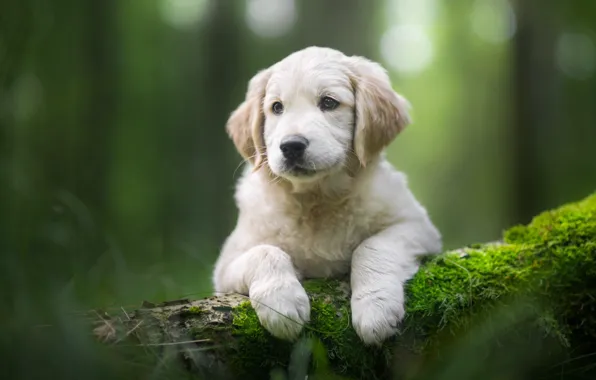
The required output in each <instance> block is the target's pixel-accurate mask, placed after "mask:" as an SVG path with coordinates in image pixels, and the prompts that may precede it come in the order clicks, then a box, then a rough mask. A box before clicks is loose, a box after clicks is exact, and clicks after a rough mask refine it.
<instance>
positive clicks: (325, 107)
mask: <svg viewBox="0 0 596 380" xmlns="http://www.w3.org/2000/svg"><path fill="white" fill-rule="evenodd" d="M337 106H339V102H338V101H337V100H335V99H333V98H330V97H328V96H325V97H324V98H322V99H321V103H320V104H319V108H321V111H331V110H334V109H336V108H337Z"/></svg>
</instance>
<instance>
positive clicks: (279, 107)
mask: <svg viewBox="0 0 596 380" xmlns="http://www.w3.org/2000/svg"><path fill="white" fill-rule="evenodd" d="M271 111H272V112H273V113H274V114H275V115H281V113H282V112H284V105H283V104H281V103H280V102H275V103H273V105H272V106H271Z"/></svg>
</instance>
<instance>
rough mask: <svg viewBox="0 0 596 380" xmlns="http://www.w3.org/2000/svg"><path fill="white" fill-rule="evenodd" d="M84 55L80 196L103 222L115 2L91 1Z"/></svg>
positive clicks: (113, 98)
mask: <svg viewBox="0 0 596 380" xmlns="http://www.w3.org/2000/svg"><path fill="white" fill-rule="evenodd" d="M86 8H87V9H86V12H85V15H86V19H87V22H86V23H85V33H84V35H85V40H84V42H83V46H82V48H83V50H84V51H83V54H84V56H85V57H86V61H84V62H83V63H84V66H85V67H84V71H85V77H86V78H87V80H88V81H89V96H88V99H87V106H86V110H85V114H84V115H83V117H82V120H81V125H80V128H82V129H84V130H85V136H83V137H82V141H81V148H80V149H81V150H80V155H79V161H78V163H76V165H77V168H76V173H77V181H78V183H77V186H76V188H75V189H73V190H75V191H76V193H77V194H83V196H84V198H85V200H86V203H87V204H89V205H90V206H92V207H93V209H94V211H95V212H94V215H96V217H97V218H99V219H103V218H104V216H105V215H103V212H104V210H105V206H106V200H105V190H106V189H105V183H106V179H107V176H106V171H107V163H106V159H105V157H106V153H107V152H106V150H107V146H108V138H109V136H110V135H111V131H112V129H113V127H114V124H115V122H116V114H115V113H116V105H117V102H118V94H117V92H116V89H117V85H116V84H117V81H118V78H119V76H118V70H117V67H116V63H117V61H118V52H119V50H118V41H119V39H118V38H117V33H116V25H115V23H116V22H115V21H116V20H115V12H116V7H115V3H114V0H102V1H91V2H89V3H88V5H87V7H86Z"/></svg>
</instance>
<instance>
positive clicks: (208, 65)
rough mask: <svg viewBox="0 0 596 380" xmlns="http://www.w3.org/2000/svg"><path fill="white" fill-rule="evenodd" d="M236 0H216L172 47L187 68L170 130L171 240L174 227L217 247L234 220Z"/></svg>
mask: <svg viewBox="0 0 596 380" xmlns="http://www.w3.org/2000/svg"><path fill="white" fill-rule="evenodd" d="M239 5H240V4H239V3H238V2H234V1H213V0H212V1H211V2H210V4H209V14H208V18H207V19H206V20H205V22H204V23H203V24H201V25H200V27H199V28H197V30H193V31H192V33H190V34H188V35H186V36H183V37H182V38H186V39H187V40H188V41H187V42H186V43H185V48H184V49H183V50H181V51H179V52H176V53H175V56H176V57H178V58H177V59H178V60H179V61H174V62H173V65H174V66H178V67H179V68H180V70H181V72H182V74H181V75H180V77H179V78H178V80H179V81H180V82H179V91H182V92H183V93H185V96H184V103H183V104H181V105H178V106H175V108H176V109H177V110H178V111H179V115H174V116H173V119H174V120H175V128H177V131H178V132H177V133H172V134H171V138H172V140H171V144H174V145H170V146H169V147H168V149H169V152H168V154H169V155H170V156H171V157H172V168H171V171H172V172H173V173H172V175H173V176H172V177H170V179H171V182H172V185H171V186H172V188H171V189H170V194H169V197H168V198H169V199H170V202H171V206H172V208H171V211H170V212H169V214H168V230H169V232H168V235H169V238H170V239H174V240H175V239H177V238H179V237H180V235H177V236H178V237H176V235H172V234H174V233H175V231H177V233H180V234H182V235H185V236H186V237H188V236H191V237H193V238H194V239H196V240H195V241H193V245H195V246H200V245H208V246H209V247H211V248H213V247H215V248H219V245H220V244H221V242H222V241H223V239H224V237H225V235H226V234H227V233H228V232H229V230H230V229H231V228H232V227H233V225H234V216H235V209H234V203H233V178H232V173H233V171H234V169H235V168H236V167H237V166H238V164H239V163H240V161H241V159H240V156H237V154H236V153H235V152H234V146H233V144H232V141H231V140H229V138H228V136H227V134H226V131H225V125H226V121H227V118H228V115H229V114H230V113H231V112H232V111H233V110H234V108H235V107H236V106H237V105H238V104H239V103H237V101H239V99H237V98H236V97H234V96H232V94H233V93H234V92H235V89H236V88H237V87H239V86H240V85H244V86H245V78H244V77H243V76H242V73H243V68H242V66H243V65H244V63H243V62H244V61H245V60H246V59H245V57H243V55H242V49H241V44H242V32H243V28H242V27H241V26H240V25H239V23H241V22H242V18H241V15H240V11H241V9H242V7H240V6H239ZM188 49H190V50H191V52H190V53H189V51H188ZM189 83H190V84H189ZM168 170H170V169H168ZM236 174H238V173H236ZM214 178H221V179H220V180H219V183H220V184H221V185H219V186H218V185H215V183H216V181H214V180H213V179H214ZM235 178H237V175H236V177H235ZM181 184H184V186H186V188H181V186H180V185H181ZM211 248H210V249H211ZM212 253H217V251H216V250H214V252H212ZM209 256H210V255H206V257H205V259H206V260H209V259H210V257H209Z"/></svg>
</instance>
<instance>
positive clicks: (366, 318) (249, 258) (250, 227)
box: [213, 47, 442, 345]
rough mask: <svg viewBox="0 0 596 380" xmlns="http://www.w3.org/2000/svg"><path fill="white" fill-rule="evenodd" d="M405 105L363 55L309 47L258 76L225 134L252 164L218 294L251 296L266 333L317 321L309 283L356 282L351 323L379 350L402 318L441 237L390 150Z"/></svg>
mask: <svg viewBox="0 0 596 380" xmlns="http://www.w3.org/2000/svg"><path fill="white" fill-rule="evenodd" d="M408 109H409V103H408V102H407V100H406V99H405V98H403V97H402V96H401V95H399V94H397V93H396V92H394V91H393V89H392V87H391V84H390V81H389V77H388V75H387V73H386V71H385V70H384V69H383V68H382V67H381V66H380V65H379V64H377V63H375V62H372V61H370V60H368V59H366V58H363V57H357V56H346V55H344V54H343V53H341V52H339V51H336V50H333V49H329V48H323V47H308V48H306V49H303V50H301V51H298V52H295V53H293V54H291V55H289V56H288V57H286V58H285V59H283V60H282V61H280V62H278V63H276V64H274V65H273V66H271V67H269V68H267V69H264V70H261V71H259V72H258V73H257V74H256V75H255V76H254V77H253V78H252V79H251V80H250V82H249V85H248V90H247V92H246V98H245V100H244V102H243V103H242V104H240V105H239V106H238V108H237V109H236V110H235V111H234V112H232V114H231V115H230V117H229V119H228V122H227V127H226V129H227V132H228V134H229V136H230V137H231V139H232V140H233V142H234V144H235V146H236V148H237V150H238V152H239V153H240V154H241V155H242V156H243V157H244V159H245V161H246V162H247V165H246V166H245V169H244V172H243V174H242V176H241V178H240V179H239V180H238V183H237V187H236V192H235V201H236V204H237V206H238V209H239V214H238V220H237V224H236V227H235V229H234V230H233V232H232V233H231V234H230V236H229V237H228V238H227V239H226V241H225V243H224V244H223V247H222V251H221V253H220V256H219V258H218V260H217V262H216V264H215V268H214V273H213V284H214V288H215V291H216V292H217V293H222V292H223V293H228V292H235V293H241V294H245V295H248V296H249V298H250V300H251V303H252V306H253V307H254V309H255V311H256V313H257V315H258V317H259V320H260V322H261V323H262V325H263V326H264V327H265V328H266V329H267V330H268V331H269V332H270V333H271V334H272V335H274V336H275V337H278V338H280V339H285V340H294V339H296V338H297V337H298V336H299V334H300V333H301V330H302V327H303V325H304V323H306V322H308V321H309V319H310V304H309V299H308V297H307V294H306V292H305V290H304V288H303V287H302V285H301V280H303V279H306V278H321V277H340V276H344V275H347V274H349V275H350V283H351V294H352V295H351V309H352V324H353V327H354V329H355V331H356V332H357V334H358V336H359V337H360V338H361V339H362V341H363V342H364V343H365V344H367V345H380V344H382V342H383V341H384V340H385V339H386V338H388V337H390V336H391V335H393V334H394V333H395V332H396V331H397V326H398V323H399V322H400V321H401V320H402V318H403V317H404V312H405V310H404V282H405V281H407V280H408V279H410V278H411V277H412V276H413V275H414V274H415V273H416V271H417V270H418V265H419V264H418V261H417V259H418V257H419V256H420V255H424V254H432V253H438V252H440V251H441V249H442V242H441V236H440V234H439V232H438V231H437V229H436V228H435V226H434V225H433V224H432V222H431V220H430V218H429V216H428V215H427V212H426V210H425V209H424V208H423V207H422V206H421V205H420V204H419V203H418V201H417V200H416V199H415V198H414V196H413V195H412V193H411V192H410V190H409V188H408V186H407V183H406V178H405V176H404V175H403V174H402V173H400V172H398V171H396V170H395V169H394V168H393V167H392V166H391V164H390V163H389V162H388V161H387V160H386V159H385V156H384V153H383V150H384V148H385V147H386V146H387V145H388V144H389V143H390V142H391V141H393V139H394V138H395V137H396V136H397V134H399V133H400V132H401V131H402V130H403V129H404V127H405V126H406V125H408V124H409V123H410V118H409V115H408Z"/></svg>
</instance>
